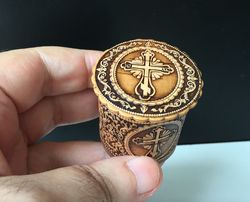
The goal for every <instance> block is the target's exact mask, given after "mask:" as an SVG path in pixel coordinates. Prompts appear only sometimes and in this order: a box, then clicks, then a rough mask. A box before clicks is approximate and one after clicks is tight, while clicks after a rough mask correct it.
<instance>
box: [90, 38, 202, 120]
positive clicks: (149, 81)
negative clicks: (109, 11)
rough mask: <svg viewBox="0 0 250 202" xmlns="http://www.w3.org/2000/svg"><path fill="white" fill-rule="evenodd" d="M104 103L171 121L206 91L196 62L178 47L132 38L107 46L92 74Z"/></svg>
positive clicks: (139, 115) (144, 117)
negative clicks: (202, 91)
mask: <svg viewBox="0 0 250 202" xmlns="http://www.w3.org/2000/svg"><path fill="white" fill-rule="evenodd" d="M92 81H93V86H94V90H95V93H96V94H97V95H98V97H99V100H100V102H101V103H102V104H105V105H107V107H108V108H109V109H110V110H111V111H114V112H118V113H119V114H120V115H122V116H123V117H125V118H129V119H134V120H137V121H153V122H159V121H163V120H165V121H170V120H174V119H175V118H176V117H178V116H183V115H185V114H186V113H187V112H188V110H189V109H190V108H192V107H193V106H195V104H196V103H197V100H198V98H199V97H200V95H201V90H202V86H203V82H202V80H201V73H200V71H199V70H198V68H197V67H196V65H195V64H194V62H193V61H192V60H191V59H190V58H189V57H188V56H187V55H186V54H184V53H183V52H181V51H180V50H178V49H177V48H175V47H173V46H170V45H168V44H166V43H163V42H158V41H154V40H143V39H138V40H132V41H127V42H124V43H121V44H118V45H116V46H114V47H113V48H111V49H109V50H107V51H105V52H104V54H103V55H102V57H101V58H100V60H99V61H98V63H97V64H96V67H95V68H94V74H93V77H92Z"/></svg>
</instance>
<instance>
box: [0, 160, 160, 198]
mask: <svg viewBox="0 0 250 202" xmlns="http://www.w3.org/2000/svg"><path fill="white" fill-rule="evenodd" d="M5 178H12V180H10V181H9V183H8V184H10V183H11V182H13V186H18V184H19V186H18V188H14V190H15V189H18V195H19V196H18V199H20V198H25V197H27V196H31V197H32V200H30V198H26V199H25V200H24V201H32V202H33V201H34V202H36V201H43V202H47V201H60V202H68V201H74V202H78V201H79V202H83V201H86V202H99V201H100V202H111V201H112V202H137V201H145V200H146V199H147V198H148V197H149V196H151V195H152V194H153V192H154V191H155V190H156V188H158V186H159V184H160V182H161V179H162V172H161V169H160V167H159V165H158V163H157V162H156V161H154V160H153V159H151V158H149V157H133V156H123V157H115V158H110V159H106V160H102V161H98V162H96V163H94V164H91V165H89V166H85V165H83V166H79V165H78V166H72V167H65V168H59V169H55V170H52V171H47V172H44V173H39V174H33V175H27V176H19V177H5ZM3 179H4V178H3ZM1 184H2V185H1ZM4 184H6V183H1V180H0V188H2V186H4ZM29 186H30V187H29ZM8 187H11V186H10V185H8ZM5 189H6V188H5ZM12 189H13V188H12ZM22 190H24V193H25V194H26V195H25V197H20V193H22ZM6 193H8V194H7V195H9V194H10V193H11V191H10V190H7V192H6ZM16 193H17V192H15V194H16ZM27 193H28V194H27ZM0 197H1V192H0ZM16 197H17V196H16ZM5 198H6V195H5ZM7 198H8V197H7ZM10 199H12V200H13V199H15V197H14V198H13V197H10ZM33 199H38V200H33ZM12 200H10V201H12ZM6 201H8V200H6ZM19 201H20V200H19Z"/></svg>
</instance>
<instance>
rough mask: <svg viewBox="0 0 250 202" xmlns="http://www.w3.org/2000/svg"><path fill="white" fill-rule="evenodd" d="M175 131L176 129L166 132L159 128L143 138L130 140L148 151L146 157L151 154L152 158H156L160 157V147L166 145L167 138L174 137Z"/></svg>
mask: <svg viewBox="0 0 250 202" xmlns="http://www.w3.org/2000/svg"><path fill="white" fill-rule="evenodd" d="M176 131H177V130H176V129H173V130H166V129H165V128H164V127H162V126H160V127H158V128H156V129H154V130H153V131H152V132H151V133H149V134H146V135H145V136H144V137H136V138H134V139H132V141H133V142H134V143H135V144H137V145H140V146H143V147H144V148H145V149H148V152H147V154H146V155H148V154H151V156H152V157H155V158H157V157H159V156H161V155H162V150H161V148H162V146H163V145H164V144H166V143H167V141H168V140H169V138H170V137H171V136H172V135H174V134H175V133H176Z"/></svg>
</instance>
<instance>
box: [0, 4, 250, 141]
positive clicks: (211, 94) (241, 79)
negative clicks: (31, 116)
mask: <svg viewBox="0 0 250 202" xmlns="http://www.w3.org/2000/svg"><path fill="white" fill-rule="evenodd" d="M247 2H248V1H239V0H238V1H219V0H217V1H204V0H193V1H190V0H183V1H182V0H175V1H174V0H172V1H168V0H162V1H158V0H154V1H135V0H133V1H129V0H126V1H117V0H109V1H102V0H100V1H95V0H90V1H80V0H79V1H76V0H68V1H66V0H43V1H35V0H25V1H22V0H5V1H3V0H0V49H1V50H8V49H14V48H23V47H30V46H40V45H60V46H69V47H76V48H86V49H100V50H105V49H107V48H109V47H111V46H113V45H115V44H117V43H119V42H122V41H124V40H128V39H134V38H153V39H156V40H161V41H166V42H168V43H170V44H172V45H175V46H177V47H179V48H180V49H181V50H184V51H185V52H187V53H188V54H189V55H190V56H191V57H192V58H194V60H195V61H196V62H197V63H198V66H199V67H200V69H201V70H202V72H203V79H204V81H205V87H204V95H203V97H202V99H201V100H200V102H199V104H198V106H197V107H196V108H195V109H194V110H192V111H191V112H190V113H189V115H188V118H187V121H186V123H185V126H184V129H183V133H182V136H181V140H180V143H198V142H218V141H235V140H249V139H250V118H249V112H250V107H249V104H250V90H249V88H250V21H249V19H250V18H249V16H250V9H249V6H250V4H248V3H247ZM79 110H80V109H79ZM31 124H32V123H31ZM97 138H98V123H97V120H94V121H91V122H89V123H85V124H77V125H74V126H68V127H61V128H58V129H56V130H55V131H54V132H53V133H52V134H50V135H49V136H47V139H50V140H66V139H97Z"/></svg>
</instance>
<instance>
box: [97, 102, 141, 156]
mask: <svg viewBox="0 0 250 202" xmlns="http://www.w3.org/2000/svg"><path fill="white" fill-rule="evenodd" d="M99 111H100V132H101V139H102V142H103V143H104V145H105V147H106V149H107V151H108V153H110V154H111V155H112V156H122V155H128V153H127V152H126V150H125V147H124V137H125V136H126V135H127V134H128V133H129V132H131V131H133V130H135V129H136V128H138V125H137V124H135V123H130V122H128V121H125V120H124V119H122V118H120V117H119V116H116V115H114V114H113V113H111V112H110V111H109V110H108V109H107V107H106V106H104V105H101V106H100V108H99Z"/></svg>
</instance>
